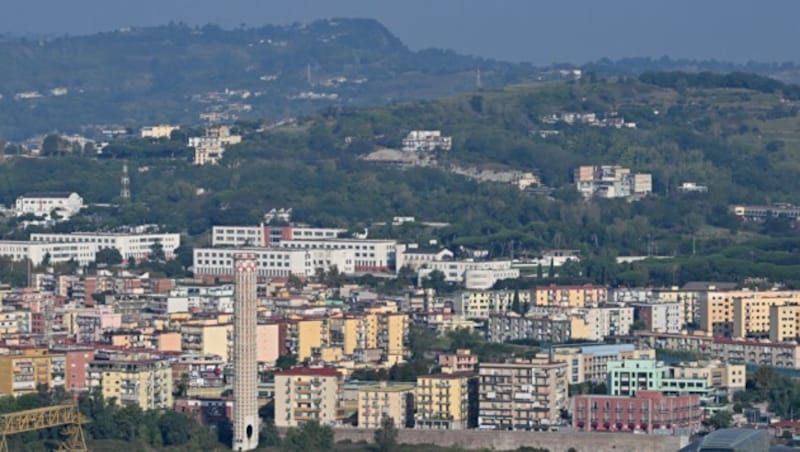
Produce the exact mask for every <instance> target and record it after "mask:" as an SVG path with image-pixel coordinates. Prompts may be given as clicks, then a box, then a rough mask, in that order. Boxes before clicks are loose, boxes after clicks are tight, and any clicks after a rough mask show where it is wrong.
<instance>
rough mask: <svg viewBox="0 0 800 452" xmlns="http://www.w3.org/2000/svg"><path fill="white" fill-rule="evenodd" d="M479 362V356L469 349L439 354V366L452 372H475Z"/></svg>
mask: <svg viewBox="0 0 800 452" xmlns="http://www.w3.org/2000/svg"><path fill="white" fill-rule="evenodd" d="M477 364H478V357H477V356H475V355H473V354H472V352H471V351H470V350H469V349H458V350H456V352H455V353H446V354H445V353H443V354H441V355H439V366H441V367H442V368H443V369H444V368H447V369H449V371H450V372H473V371H475V366H476V365H477Z"/></svg>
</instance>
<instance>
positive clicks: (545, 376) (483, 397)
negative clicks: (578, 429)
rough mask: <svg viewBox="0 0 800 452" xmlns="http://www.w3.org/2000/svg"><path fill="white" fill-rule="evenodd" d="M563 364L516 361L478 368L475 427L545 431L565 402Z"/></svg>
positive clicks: (482, 365) (565, 376) (489, 364)
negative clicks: (476, 422)
mask: <svg viewBox="0 0 800 452" xmlns="http://www.w3.org/2000/svg"><path fill="white" fill-rule="evenodd" d="M566 369H567V364H566V363H564V362H550V361H548V360H530V361H524V360H518V361H514V362H507V363H480V364H479V365H478V379H479V380H478V382H479V402H478V406H479V411H478V428H480V429H493V430H532V429H546V428H549V427H550V426H555V425H558V424H559V423H560V418H561V409H563V408H566V402H567V371H566Z"/></svg>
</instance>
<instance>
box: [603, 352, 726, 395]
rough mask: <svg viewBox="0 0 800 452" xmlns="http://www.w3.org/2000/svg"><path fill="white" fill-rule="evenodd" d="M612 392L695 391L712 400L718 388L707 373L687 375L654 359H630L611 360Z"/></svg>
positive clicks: (608, 382)
mask: <svg viewBox="0 0 800 452" xmlns="http://www.w3.org/2000/svg"><path fill="white" fill-rule="evenodd" d="M607 386H608V393H609V395H623V396H634V395H636V393H637V392H638V391H657V392H661V393H665V394H675V395H679V394H693V395H696V396H698V397H700V399H701V400H702V401H709V400H711V399H712V398H713V396H714V390H713V388H712V386H711V385H710V384H709V380H708V378H707V377H703V376H701V375H698V374H695V375H687V374H686V373H684V372H675V370H674V369H673V368H671V367H669V366H666V365H664V363H661V362H658V361H656V360H651V359H628V360H623V361H610V362H609V363H608V381H607Z"/></svg>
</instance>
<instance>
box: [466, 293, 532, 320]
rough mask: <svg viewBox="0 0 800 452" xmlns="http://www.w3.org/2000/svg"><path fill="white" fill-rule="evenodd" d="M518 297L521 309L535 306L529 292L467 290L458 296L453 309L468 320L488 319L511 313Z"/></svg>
mask: <svg viewBox="0 0 800 452" xmlns="http://www.w3.org/2000/svg"><path fill="white" fill-rule="evenodd" d="M517 294H518V295H517ZM516 296H519V302H520V307H522V306H523V305H525V304H528V306H530V305H531V304H533V302H532V299H531V292H530V291H529V290H520V291H516V292H515V291H513V290H465V291H462V292H459V293H457V294H456V296H455V298H454V300H453V309H454V311H455V313H456V314H458V315H462V316H464V317H465V318H468V319H488V318H489V316H490V315H492V314H506V313H508V312H510V311H511V306H512V305H513V303H514V297H516Z"/></svg>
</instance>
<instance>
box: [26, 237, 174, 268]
mask: <svg viewBox="0 0 800 452" xmlns="http://www.w3.org/2000/svg"><path fill="white" fill-rule="evenodd" d="M31 241H32V242H50V243H70V244H72V243H78V244H88V245H91V246H92V247H93V248H94V249H93V251H94V253H97V252H98V251H100V250H102V249H105V248H116V249H117V251H119V253H120V254H121V255H122V259H123V260H124V261H127V260H128V259H131V258H133V259H135V260H137V261H141V260H145V259H147V258H148V257H149V256H150V254H151V252H152V250H153V248H154V246H156V245H157V244H158V245H160V246H161V248H162V249H163V251H164V257H165V258H167V259H173V258H174V257H175V250H177V249H178V247H179V246H181V235H180V234H170V233H153V234H149V233H141V234H140V233H122V232H120V233H116V232H73V233H68V234H59V233H33V234H31ZM92 260H94V257H92Z"/></svg>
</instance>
